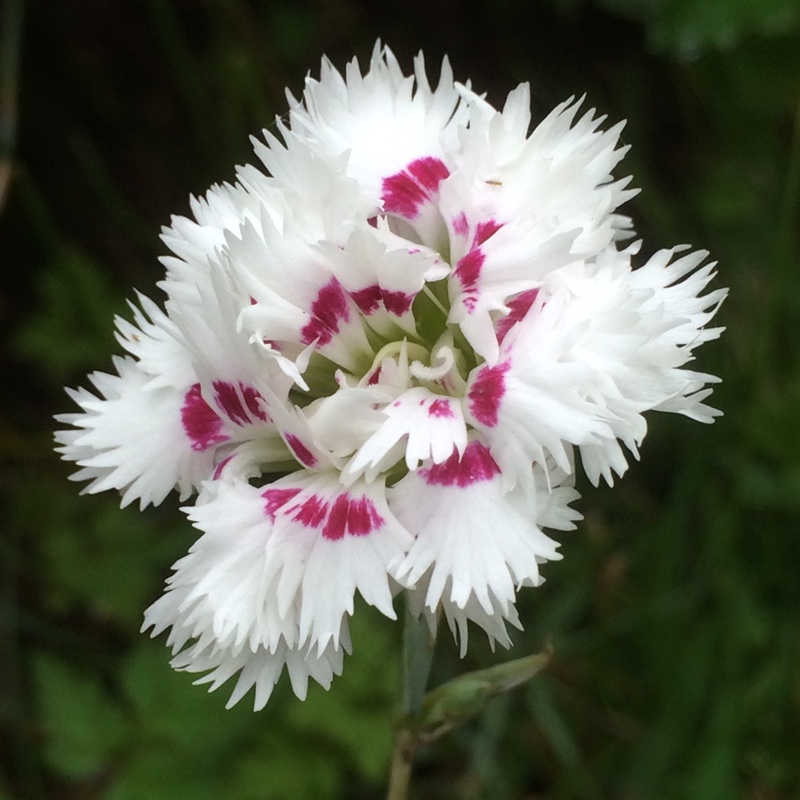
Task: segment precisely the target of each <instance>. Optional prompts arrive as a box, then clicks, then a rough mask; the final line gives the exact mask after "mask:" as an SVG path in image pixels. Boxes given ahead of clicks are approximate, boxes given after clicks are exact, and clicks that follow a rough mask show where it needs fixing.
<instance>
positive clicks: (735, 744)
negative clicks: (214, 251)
mask: <svg viewBox="0 0 800 800" xmlns="http://www.w3.org/2000/svg"><path fill="white" fill-rule="evenodd" d="M22 10H23V9H22V3H20V2H19V0H4V4H3V6H2V12H1V13H2V14H3V19H2V30H0V69H2V76H0V80H1V83H0V91H1V92H2V105H1V106H0V108H2V111H3V125H2V127H0V138H2V142H0V147H2V151H1V152H0V155H1V156H2V158H3V167H4V168H5V167H7V166H8V165H9V164H10V165H11V182H10V185H9V186H7V187H6V188H7V189H8V191H7V193H6V195H5V197H4V204H3V207H2V209H0V264H2V282H1V283H0V327H1V329H2V334H3V342H4V346H3V351H2V359H3V361H2V365H1V368H2V382H0V386H1V387H2V396H1V397H0V457H1V458H2V463H1V465H0V501H1V502H2V508H3V522H4V524H3V529H2V539H0V543H1V547H2V550H1V551H0V553H1V555H2V574H1V575H0V603H1V604H2V605H1V606H0V625H1V626H2V627H1V628H0V636H1V638H0V761H1V762H2V764H1V766H2V772H0V798H22V799H24V800H39V799H42V800H43V799H44V798H48V800H49V799H50V798H53V799H55V798H58V800H61V799H62V798H64V799H65V800H94V798H98V799H100V798H102V799H103V800H143V799H145V800H160V799H161V798H164V799H165V800H166V799H168V800H182V799H183V798H187V800H188V799H189V798H191V800H205V799H206V798H222V797H225V798H237V800H284V798H286V799H287V800H288V799H289V798H299V800H303V799H304V798H314V799H315V800H328V798H363V799H364V800H367V799H368V798H379V797H381V796H382V795H383V792H384V780H385V775H386V772H387V766H388V758H389V752H390V747H391V734H390V718H391V713H392V709H393V706H394V701H395V697H396V694H397V690H398V666H397V662H398V660H399V645H400V640H399V634H400V630H399V628H400V626H398V625H393V624H392V623H390V622H388V621H387V620H385V619H382V618H376V616H375V615H374V614H372V613H371V610H369V609H363V608H362V609H359V611H358V612H357V614H356V616H355V618H354V624H353V637H354V642H355V654H354V655H353V656H352V657H350V658H349V659H348V660H347V662H346V668H345V672H344V675H343V677H342V678H340V679H338V680H337V681H336V682H335V683H334V686H333V689H332V691H331V692H330V693H325V692H324V691H322V690H319V687H317V688H316V689H312V690H311V692H310V697H309V699H308V701H306V702H305V703H301V702H299V701H297V700H296V699H294V698H293V697H292V696H291V692H290V691H289V690H288V687H287V686H286V685H284V683H283V682H282V683H281V685H280V686H279V688H278V690H277V692H276V695H275V696H274V697H273V699H272V700H271V702H270V703H269V705H268V706H267V708H266V710H265V711H263V712H261V713H258V714H253V712H252V711H251V709H250V707H249V706H248V700H245V701H243V702H242V703H241V704H240V705H239V706H237V707H236V708H235V709H234V710H232V711H225V710H224V704H225V701H226V699H227V694H226V692H227V689H222V690H221V691H220V692H218V693H216V694H212V695H208V694H206V693H205V691H204V689H202V688H197V687H192V686H191V681H190V678H189V676H186V675H180V674H175V673H173V672H172V671H171V670H170V668H169V666H168V652H167V650H166V648H165V647H164V644H163V640H160V641H155V642H151V641H150V640H149V639H146V638H144V637H143V636H141V635H139V634H138V632H137V631H138V628H139V625H140V622H141V619H142V611H143V609H144V608H145V607H146V606H147V605H149V604H150V602H152V601H153V600H154V599H155V598H156V597H157V596H158V595H159V593H160V591H161V587H162V585H163V580H164V578H165V577H166V575H167V574H168V568H169V566H170V564H171V563H172V562H173V561H174V560H175V559H176V558H177V557H179V556H180V555H181V554H182V553H184V552H185V550H186V548H187V547H188V546H189V544H190V542H191V541H192V538H193V537H192V532H191V529H190V528H189V526H188V524H187V523H186V522H185V521H184V520H183V519H182V517H181V515H180V513H179V512H178V511H177V508H176V507H177V503H176V502H174V501H173V502H171V503H170V502H168V503H166V504H165V506H164V507H163V508H159V509H155V510H152V509H151V510H150V511H148V512H146V513H139V512H138V511H136V510H134V509H133V508H128V509H125V510H123V511H121V510H119V509H118V500H117V499H116V498H115V497H112V496H98V497H79V496H78V489H77V487H76V486H75V485H74V484H71V483H69V482H68V481H67V475H68V474H69V472H70V470H69V468H68V467H66V466H65V465H62V464H61V463H60V462H59V461H58V460H57V459H56V457H55V456H54V454H53V453H52V450H51V436H52V429H53V427H54V423H53V421H52V419H51V417H52V414H54V413H57V412H59V411H62V412H63V411H68V410H71V404H70V402H69V401H68V398H67V397H66V395H65V394H64V393H63V391H62V386H63V385H64V384H68V385H73V386H74V385H77V384H79V383H83V382H84V376H85V374H86V373H87V372H89V371H92V370H95V369H100V370H105V369H108V368H109V366H110V356H111V354H112V352H117V351H118V347H117V346H116V344H115V341H114V338H113V333H112V318H113V315H114V314H115V313H125V309H126V306H125V300H126V298H129V297H132V296H133V289H134V287H135V288H136V289H139V290H142V291H144V292H146V293H149V294H150V295H151V296H153V297H158V290H156V289H155V287H154V284H155V282H156V281H157V280H159V278H160V276H161V268H160V266H159V264H158V262H157V257H158V255H159V254H162V253H163V252H164V247H163V246H162V245H161V243H160V241H159V239H158V232H159V228H160V226H161V225H162V224H165V223H168V221H169V217H170V214H172V213H177V214H185V213H187V212H188V197H189V194H190V193H195V194H197V193H201V192H203V191H204V190H205V189H206V188H207V186H208V185H209V184H210V183H212V182H215V181H223V180H230V179H232V178H233V167H234V164H238V163H244V162H246V161H248V160H252V157H251V155H250V145H249V142H248V135H249V134H251V133H257V132H258V131H260V129H261V128H262V127H265V126H267V125H269V124H270V123H271V121H272V119H273V116H274V115H275V114H276V113H282V112H283V111H284V110H285V107H286V103H285V100H284V96H283V89H284V87H285V86H289V87H290V88H291V89H292V90H293V91H294V92H295V93H296V94H297V93H298V92H299V91H300V90H301V88H302V81H303V77H304V75H305V74H306V72H307V71H309V70H311V72H312V73H316V72H317V70H318V66H319V58H320V56H321V55H322V54H323V53H327V54H328V55H329V56H330V57H331V58H332V59H333V60H334V62H335V63H336V64H337V65H338V66H340V67H342V66H343V65H344V63H345V62H346V60H349V58H350V57H352V55H358V56H359V57H360V59H361V60H362V63H364V61H365V60H366V59H367V58H368V56H369V53H370V51H371V49H372V46H373V44H374V40H375V38H376V37H378V36H380V37H381V38H382V39H383V40H384V41H385V42H387V43H388V44H389V45H390V46H391V47H392V48H393V49H394V50H395V52H396V53H397V55H398V56H399V58H400V59H401V62H402V64H403V65H404V67H406V68H407V69H408V68H409V67H410V63H411V58H412V56H413V54H414V53H416V52H417V50H419V49H420V48H422V49H424V50H425V52H426V55H427V58H428V64H429V67H430V71H431V72H434V73H436V74H438V64H439V62H440V60H441V57H442V56H443V55H444V54H445V53H448V54H449V55H450V58H451V60H452V62H453V65H454V68H455V72H456V76H457V77H459V78H460V79H466V78H471V79H472V80H473V83H474V85H475V86H476V87H477V88H478V89H479V90H480V91H487V92H488V95H489V99H490V100H492V101H493V102H495V103H496V104H502V101H503V99H504V96H505V94H506V93H507V92H508V91H509V90H510V89H512V88H513V87H514V86H516V84H517V83H518V82H520V81H522V80H530V81H531V82H532V88H533V96H534V106H535V108H534V112H535V116H536V117H541V116H542V115H543V114H544V113H546V112H547V111H548V110H549V109H550V108H551V107H552V106H554V105H555V104H556V103H558V102H560V101H561V100H563V99H565V98H566V97H568V96H569V95H581V94H583V93H586V94H587V96H588V100H587V102H588V103H589V104H591V105H593V106H596V107H597V108H599V109H600V110H601V111H603V112H604V113H607V114H608V115H609V120H610V121H611V122H614V121H616V120H618V119H627V120H628V125H627V127H626V129H625V132H624V134H623V138H624V140H625V142H626V143H629V144H632V145H633V149H632V150H631V153H630V154H629V156H628V158H627V159H626V161H625V162H624V163H623V165H622V172H621V174H627V173H628V172H630V173H633V174H634V176H635V179H634V183H635V185H637V186H639V187H641V188H642V189H643V192H642V194H641V195H640V196H639V197H638V198H636V199H635V200H634V201H633V202H632V203H630V204H629V206H628V213H630V214H632V215H633V216H634V218H635V223H636V228H637V230H638V231H639V233H640V234H641V235H643V236H644V238H645V252H646V253H650V252H652V251H654V250H656V249H659V248H661V247H666V246H671V245H674V244H678V243H682V242H688V243H691V244H693V245H694V246H695V247H702V248H707V249H709V250H710V251H711V252H712V254H713V256H714V257H715V258H716V259H718V260H719V262H720V267H719V270H720V277H719V279H718V285H728V286H730V287H731V294H730V298H729V300H728V301H727V302H726V304H725V305H724V307H723V309H722V311H721V313H720V320H721V324H723V325H726V326H727V328H728V330H727V333H726V334H725V335H724V336H723V338H722V339H721V340H720V341H719V342H716V343H713V344H711V345H708V346H707V347H705V348H703V350H702V351H700V353H699V360H698V366H699V368H700V369H703V370H706V371H710V372H713V373H716V374H719V375H721V376H722V377H723V379H724V382H723V383H722V385H721V386H720V387H719V388H718V389H717V390H716V392H715V396H714V400H715V405H717V406H718V407H720V408H722V409H724V411H725V415H726V416H725V417H723V418H722V419H720V420H719V421H718V422H717V423H716V424H715V425H713V426H711V427H704V426H700V425H698V424H696V423H694V422H691V421H689V420H686V419H684V418H667V417H666V416H661V417H659V416H657V415H656V416H651V418H650V425H651V430H650V434H649V437H648V440H647V441H646V442H645V446H644V448H643V451H642V454H643V455H642V462H641V463H639V464H633V465H632V468H631V470H630V471H629V473H628V474H627V475H626V477H625V478H624V480H622V481H619V482H618V485H617V486H616V487H615V488H614V489H613V490H612V489H608V488H607V487H606V488H601V489H599V490H593V489H592V488H591V487H590V486H588V485H587V484H586V481H581V483H580V484H579V488H581V489H582V491H584V498H583V500H582V502H581V503H580V504H579V507H580V509H581V510H582V511H583V512H584V514H585V516H586V519H585V521H584V522H583V523H582V524H581V526H580V528H579V530H578V531H577V532H575V533H571V534H567V535H564V536H563V537H562V539H563V547H562V552H563V553H564V555H565V559H564V560H563V561H562V562H559V563H554V564H550V565H548V568H547V570H546V576H547V578H548V582H547V584H546V585H545V586H544V587H543V588H542V589H540V590H536V591H533V590H528V591H525V592H523V593H522V595H521V600H520V610H521V616H522V618H523V620H524V621H525V624H526V631H525V633H523V634H517V635H516V636H515V641H516V647H515V650H514V651H512V653H511V655H517V656H521V655H523V654H525V653H529V652H535V651H537V650H539V649H540V648H541V646H542V643H543V641H544V640H545V638H546V637H547V636H548V635H552V639H553V643H554V646H555V649H556V657H555V661H554V663H553V665H552V666H551V668H550V669H549V670H548V672H547V673H546V675H544V676H543V677H541V678H539V679H537V680H536V681H534V682H533V683H532V684H531V685H530V686H529V687H526V688H525V689H522V690H518V691H517V692H515V693H514V694H513V695H511V696H507V697H505V698H502V699H500V700H498V701H496V702H494V703H493V704H492V705H491V707H490V708H489V710H488V711H487V712H486V713H485V714H484V715H482V716H481V717H480V718H479V719H477V720H475V721H474V722H472V723H471V724H469V725H467V726H466V727H464V728H463V729H461V730H459V731H458V732H456V733H454V734H452V735H450V736H449V737H447V738H446V739H445V740H443V741H442V742H440V743H438V744H437V745H435V746H434V747H432V748H431V749H429V750H427V751H425V752H424V753H422V754H421V756H420V758H419V760H418V763H417V767H416V772H415V777H414V783H413V786H412V796H413V797H415V798H466V799H468V800H477V799H478V798H488V799H490V800H512V798H513V800H534V798H539V799H541V800H545V799H547V800H556V799H557V798H587V799H588V800H594V799H595V798H598V799H600V798H614V799H617V798H619V800H647V799H649V798H653V799H654V800H661V798H664V799H665V800H667V799H671V798H675V799H676V800H677V799H678V798H680V799H681V800H685V799H686V798H690V799H692V800H693V799H694V798H702V800H730V799H731V798H747V799H748V800H784V798H795V797H800V648H799V647H798V634H800V577H799V569H800V531H799V530H798V528H799V527H800V526H799V525H798V522H799V521H800V358H798V355H800V345H798V336H800V334H798V330H800V105H799V102H800V3H798V2H797V0H706V2H701V1H698V2H694V1H693V0H594V2H591V1H590V0H542V1H541V2H535V1H534V0H529V2H523V1H522V0H491V1H487V0H473V2H465V3H459V2H457V1H456V0H437V2H435V3H434V2H432V0H406V2H404V3H402V4H400V3H393V2H368V1H367V0H306V1H305V2H291V0H276V2H257V1H256V0H251V1H250V2H247V0H220V1H219V2H211V0H205V1H203V0H178V1H176V2H168V0H146V1H143V2H134V1H133V0H127V1H126V0H31V1H30V2H28V3H27V4H25V7H24V25H18V24H17V23H18V22H19V19H20V14H21V12H22ZM17 53H18V55H19V58H18V59H17V58H15V55H16V54H17ZM15 64H16V65H17V67H18V69H15ZM15 99H16V104H15V102H14V101H15ZM15 105H16V112H15V111H14V108H15ZM13 122H15V123H16V125H14V124H12V123H13ZM12 149H13V153H12ZM131 426H132V434H135V420H132V421H131ZM473 645H474V646H473V647H472V648H471V650H470V654H469V656H468V657H467V658H466V659H465V661H464V662H460V661H459V660H458V658H457V651H456V648H455V646H454V645H453V643H452V641H450V640H449V638H448V637H443V638H442V640H441V641H440V643H439V647H438V651H437V657H436V662H435V666H434V677H433V682H434V683H436V682H440V681H442V680H445V679H446V678H447V677H448V676H452V675H455V674H457V673H459V672H461V671H463V670H465V669H469V668H478V667H483V666H487V665H489V664H493V663H498V662H499V661H501V660H503V659H505V658H508V657H510V656H509V655H507V654H506V653H504V652H500V653H497V654H492V653H490V652H489V651H488V649H487V648H486V647H485V646H484V645H483V643H482V641H481V636H480V635H477V634H476V635H475V637H474V640H473Z"/></svg>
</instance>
